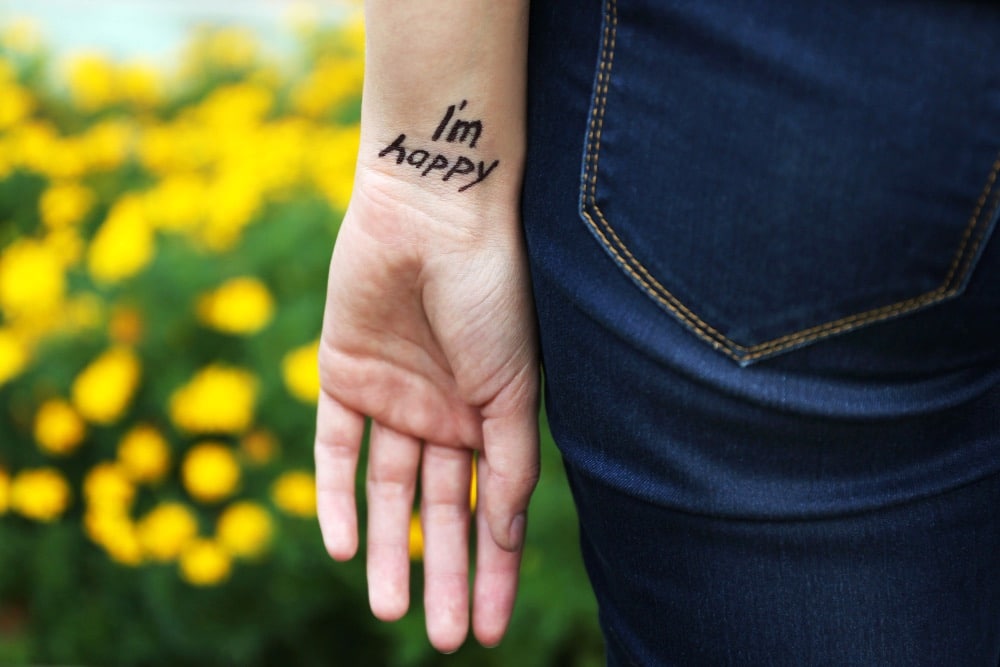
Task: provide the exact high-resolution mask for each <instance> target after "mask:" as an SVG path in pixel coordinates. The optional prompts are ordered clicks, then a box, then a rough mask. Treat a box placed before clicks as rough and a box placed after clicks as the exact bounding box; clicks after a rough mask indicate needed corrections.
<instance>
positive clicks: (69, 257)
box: [42, 227, 83, 268]
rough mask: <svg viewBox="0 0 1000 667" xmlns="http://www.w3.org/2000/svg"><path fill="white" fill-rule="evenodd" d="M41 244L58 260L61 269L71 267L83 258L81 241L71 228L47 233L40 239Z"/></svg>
mask: <svg viewBox="0 0 1000 667" xmlns="http://www.w3.org/2000/svg"><path fill="white" fill-rule="evenodd" d="M42 244H44V245H45V247H46V248H48V249H49V251H50V252H51V253H52V255H53V256H55V257H56V259H58V260H59V264H60V265H61V266H62V267H63V268H68V267H70V266H73V265H74V264H76V263H77V262H78V261H80V258H81V257H82V256H83V239H82V238H80V233H79V232H78V231H77V230H76V229H74V228H72V227H62V228H60V229H53V230H51V231H49V233H48V234H46V235H45V237H44V238H43V239H42Z"/></svg>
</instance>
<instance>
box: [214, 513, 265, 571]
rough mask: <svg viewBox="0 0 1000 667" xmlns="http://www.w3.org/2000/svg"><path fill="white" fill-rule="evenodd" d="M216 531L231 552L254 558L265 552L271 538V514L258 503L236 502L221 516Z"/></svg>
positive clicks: (238, 555)
mask: <svg viewBox="0 0 1000 667" xmlns="http://www.w3.org/2000/svg"><path fill="white" fill-rule="evenodd" d="M215 533H216V537H217V538H218V540H219V543H220V544H222V546H224V547H225V548H226V549H227V550H228V551H229V553H231V554H233V555H234V556H237V557H241V558H253V557H254V556H258V555H260V554H261V553H263V551H264V550H265V549H266V548H267V545H268V542H269V541H270V540H271V515H270V514H268V512H267V510H265V509H264V508H263V507H261V506H260V505H258V504H257V503H252V502H249V501H244V502H239V503H234V504H232V505H230V506H229V507H227V508H226V510H225V511H224V512H223V513H222V515H221V516H220V517H219V522H218V524H217V525H216V529H215Z"/></svg>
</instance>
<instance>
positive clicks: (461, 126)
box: [448, 120, 483, 148]
mask: <svg viewBox="0 0 1000 667" xmlns="http://www.w3.org/2000/svg"><path fill="white" fill-rule="evenodd" d="M459 132H461V133H462V134H461V136H459ZM473 133H474V134H473ZM482 133H483V123H482V121H479V120H471V121H470V120H456V121H455V123H454V124H453V125H452V126H451V132H449V133H448V141H449V142H452V143H453V142H455V141H458V143H460V144H464V143H465V140H466V139H468V138H469V135H470V134H473V136H472V140H471V141H469V148H475V147H476V142H477V141H479V135H481V134H482Z"/></svg>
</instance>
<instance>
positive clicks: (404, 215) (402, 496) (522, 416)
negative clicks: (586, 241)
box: [315, 171, 538, 652]
mask: <svg viewBox="0 0 1000 667" xmlns="http://www.w3.org/2000/svg"><path fill="white" fill-rule="evenodd" d="M455 199H458V198H455V197H453V198H452V199H450V200H449V199H448V197H446V196H443V195H442V194H441V193H433V192H427V191H420V190H419V189H418V188H415V187H414V186H413V185H412V184H406V183H401V182H399V181H394V180H393V179H392V178H391V177H388V176H386V175H384V174H380V173H376V172H373V171H367V172H362V171H359V174H358V177H357V179H356V186H355V194H354V197H353V199H352V201H351V205H350V207H349V210H348V212H347V215H346V216H345V218H344V222H343V225H342V227H341V230H340V235H339V237H338V239H337V243H336V247H335V249H334V252H333V258H332V261H331V264H330V279H329V287H328V295H327V302H326V311H325V315H324V321H323V334H322V339H321V344H320V352H319V355H320V360H319V361H320V377H321V386H322V391H321V394H320V399H319V408H318V417H317V434H316V448H315V456H316V474H317V503H318V513H319V521H320V526H321V529H322V532H323V539H324V542H325V544H326V548H327V551H328V552H329V553H330V555H331V556H332V557H333V558H335V559H338V560H346V559H349V558H351V557H352V556H353V555H354V553H355V552H356V550H357V546H358V531H357V518H356V508H355V498H354V486H355V469H356V465H357V461H358V453H359V449H360V445H361V440H362V434H363V431H364V423H365V416H366V415H367V416H370V417H371V419H372V428H371V435H370V450H369V461H368V471H367V480H366V488H367V498H368V543H367V556H368V559H367V568H368V591H369V599H370V603H371V608H372V611H373V613H374V614H375V616H377V617H378V618H380V619H382V620H387V621H389V620H395V619H398V618H400V617H401V616H402V615H403V614H405V613H406V610H407V608H408V606H409V565H410V563H409V551H408V541H409V521H410V514H411V511H412V505H413V498H414V489H415V486H416V481H417V473H418V471H419V472H420V474H421V478H420V479H421V505H420V516H421V524H422V527H423V532H424V545H425V547H424V572H425V591H424V606H425V610H426V615H427V634H428V637H429V638H430V641H431V644H433V645H434V647H435V648H437V649H438V650H441V651H445V652H449V651H453V650H456V649H457V648H458V647H459V646H461V644H462V642H463V641H464V639H465V636H466V634H467V631H468V625H469V592H468V583H467V582H468V569H469V563H468V554H469V545H468V541H469V527H470V509H469V486H470V474H471V466H472V460H473V453H474V452H478V468H477V475H478V500H477V504H478V507H477V510H476V535H477V548H476V555H477V562H476V576H475V584H474V587H473V596H472V597H473V604H472V619H473V621H472V625H473V632H474V634H475V636H476V638H477V639H478V640H479V641H480V642H481V643H482V644H484V645H486V646H492V645H495V644H497V643H499V641H500V639H501V638H502V637H503V634H504V632H505V630H506V628H507V624H508V622H509V620H510V616H511V612H512V610H513V604H514V597H515V593H516V588H517V577H518V568H519V565H520V558H521V549H522V543H523V538H524V530H525V516H526V514H525V513H526V509H527V505H528V499H529V497H530V495H531V492H532V491H533V489H534V486H535V483H536V481H537V478H538V421H537V420H538V416H537V410H538V344H537V337H536V331H535V319H534V311H533V308H532V303H531V293H530V286H529V282H528V272H527V266H526V259H525V253H524V248H523V241H522V238H521V230H520V225H519V221H518V217H517V210H516V200H514V201H513V202H512V203H509V204H506V205H498V204H496V203H488V204H482V203H481V201H482V200H478V201H479V202H480V203H472V202H475V201H477V200H473V199H464V200H459V201H455ZM512 199H513V198H512Z"/></svg>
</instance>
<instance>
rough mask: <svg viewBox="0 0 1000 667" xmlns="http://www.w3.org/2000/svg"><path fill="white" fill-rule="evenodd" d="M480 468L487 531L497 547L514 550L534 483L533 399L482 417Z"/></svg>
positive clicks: (521, 535)
mask: <svg viewBox="0 0 1000 667" xmlns="http://www.w3.org/2000/svg"><path fill="white" fill-rule="evenodd" d="M483 443H484V444H483V452H482V454H481V457H483V458H485V459H486V464H487V465H486V466H484V467H482V468H480V472H482V473H483V474H482V476H481V477H480V478H479V484H480V491H481V492H482V499H481V500H480V505H479V509H480V511H481V512H483V513H484V514H485V515H486V522H487V525H488V526H489V533H490V535H491V536H492V537H493V541H494V542H496V544H497V545H498V546H500V548H502V549H506V550H507V551H516V550H518V549H520V548H521V544H522V543H523V541H524V530H525V522H526V517H527V509H528V500H529V499H530V498H531V493H532V492H533V491H534V490H535V484H536V483H537V482H538V412H537V407H536V403H535V401H534V400H528V401H522V402H521V404H519V405H518V406H516V408H515V409H513V410H511V411H510V412H508V413H505V414H502V415H498V416H489V415H486V416H485V418H484V419H483Z"/></svg>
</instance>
